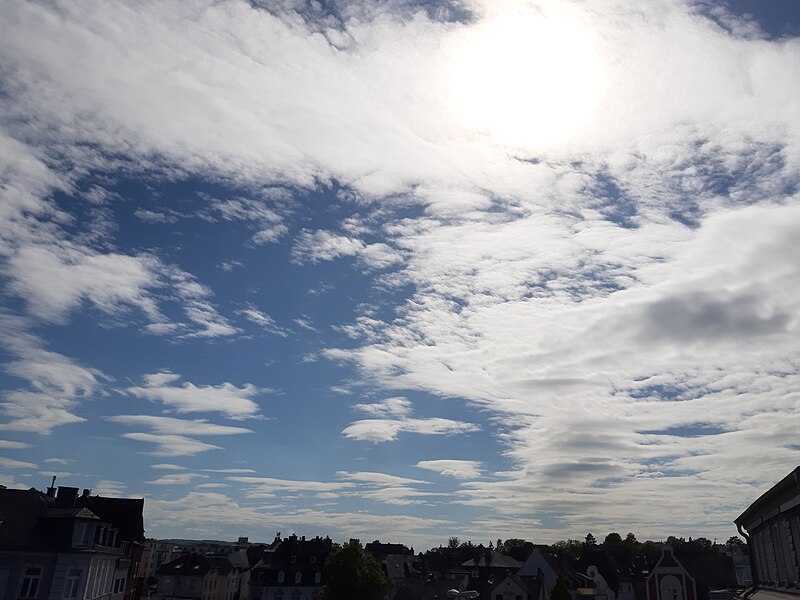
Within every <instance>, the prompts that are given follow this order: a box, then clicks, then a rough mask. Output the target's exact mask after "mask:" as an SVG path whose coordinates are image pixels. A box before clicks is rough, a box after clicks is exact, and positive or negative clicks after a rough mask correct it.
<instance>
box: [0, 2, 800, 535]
mask: <svg viewBox="0 0 800 600" xmlns="http://www.w3.org/2000/svg"><path fill="white" fill-rule="evenodd" d="M797 13H798V9H797V7H796V3H794V2H773V3H768V4H764V3H760V2H745V1H741V0H737V1H735V2H730V3H727V4H725V3H714V2H684V1H681V0H658V1H655V2H648V3H640V2H628V1H626V0H598V1H593V2H591V3H584V2H577V1H576V2H569V1H566V0H565V1H560V0H541V1H534V0H531V1H529V2H523V1H512V0H502V1H491V2H489V1H485V2H484V1H482V0H464V1H462V2H446V1H442V2H435V3H430V4H421V3H411V2H400V1H389V2H380V3H373V2H368V1H366V0H363V1H354V2H344V1H342V2H332V3H323V4H317V3H311V2H304V1H302V0H297V1H292V0H285V1H281V2H269V3H244V2H236V1H233V0H231V1H229V2H222V3H219V2H208V3H206V2H203V1H202V0H197V1H196V2H192V3H180V4H178V3H149V4H145V5H141V4H140V3H124V2H97V3H81V4H80V5H74V4H71V3H36V2H33V3H26V4H15V3H8V4H6V5H4V6H3V7H2V8H0V23H2V25H0V55H2V57H3V61H2V65H3V66H2V74H3V76H2V79H1V81H2V83H0V87H1V88H2V94H3V99H4V100H3V103H2V107H0V163H1V164H2V168H0V190H1V191H0V193H1V194H2V196H1V197H0V290H2V291H1V292H0V293H1V294H2V295H1V296H0V298H2V305H0V361H2V371H0V393H2V404H1V405H0V483H2V484H4V485H7V486H15V487H30V486H34V487H38V488H40V489H42V488H44V487H45V486H46V485H47V484H48V483H49V481H50V477H51V476H52V475H54V474H55V475H57V476H58V482H59V483H61V484H63V485H74V486H79V487H89V488H92V489H93V490H94V491H95V492H97V493H101V494H108V495H122V496H135V497H142V496H143V497H145V498H146V499H147V500H146V504H145V506H146V509H145V510H146V514H145V517H146V521H145V525H146V529H147V533H148V535H150V536H154V537H177V536H181V537H195V538H200V537H204V538H226V539H235V538H236V537H238V536H239V535H249V536H250V537H251V538H252V539H257V540H268V539H271V537H272V536H273V535H274V533H275V531H282V532H283V533H288V532H292V531H294V532H297V533H298V534H300V535H330V536H331V537H333V538H335V539H340V540H344V539H349V538H350V537H360V538H362V539H363V540H372V539H378V538H380V539H382V540H392V541H400V542H405V543H408V544H411V545H414V546H415V547H417V548H425V547H429V546H432V545H436V544H439V543H444V542H445V541H446V539H447V538H448V537H449V536H451V535H458V536H459V537H461V538H463V539H472V540H474V541H476V542H478V541H482V542H484V543H487V542H488V541H489V540H496V539H497V538H498V537H501V538H508V537H524V538H527V539H530V540H534V541H537V542H549V541H553V540H556V539H561V538H567V537H583V536H584V535H585V534H586V533H587V532H589V531H592V532H594V533H595V534H596V535H604V534H605V533H606V532H608V531H619V532H621V533H623V534H624V533H626V532H628V531H633V532H635V533H636V534H637V536H638V537H639V538H640V539H643V538H647V537H650V538H656V539H657V538H661V537H666V536H667V535H687V536H688V535H691V536H698V535H705V536H707V537H711V538H713V537H718V538H724V539H727V537H729V536H730V535H732V534H733V533H734V529H733V527H732V519H733V518H735V517H736V516H737V515H738V514H739V513H740V512H741V510H742V509H743V508H744V507H745V506H747V505H748V504H749V503H750V502H751V501H752V500H753V499H754V498H755V497H756V496H757V495H758V494H759V493H760V492H761V491H762V490H763V489H765V488H766V487H769V485H771V484H772V483H773V482H774V481H776V480H777V479H779V478H780V477H782V476H783V475H784V474H785V473H786V472H788V471H789V470H791V469H792V468H794V467H795V466H796V465H797V464H798V463H799V462H800V449H799V448H798V446H797V441H796V432H797V431H798V429H800V396H798V392H797V390H798V389H800V388H799V387H798V383H800V380H799V378H800V376H798V364H800V355H799V354H798V350H800V347H799V346H798V341H797V340H798V339H800V336H798V331H797V330H798V326H800V323H798V317H797V315H798V314H800V312H799V309H800V255H799V254H798V248H800V244H798V242H799V241H800V239H798V231H800V208H799V207H798V202H797V201H798V181H799V180H800V177H799V176H798V174H799V173H800V171H799V170H798V166H800V105H799V104H798V102H797V98H798V97H800V84H799V83H798V82H797V77H796V73H797V72H800V39H798V37H797V35H798V24H800V16H798V14H797ZM654 507H658V508H657V509H654Z"/></svg>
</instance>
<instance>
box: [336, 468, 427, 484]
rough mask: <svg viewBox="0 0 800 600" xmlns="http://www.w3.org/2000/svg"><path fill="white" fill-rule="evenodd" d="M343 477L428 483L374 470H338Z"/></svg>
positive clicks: (362, 481) (388, 481)
mask: <svg viewBox="0 0 800 600" xmlns="http://www.w3.org/2000/svg"><path fill="white" fill-rule="evenodd" d="M336 474H337V475H338V476H339V477H340V478H341V479H345V480H347V481H355V482H358V483H365V484H375V485H394V486H398V485H408V484H419V483H423V484H424V483H428V482H427V481H422V480H421V479H410V478H408V477H398V476H397V475H389V474H388V473H375V472H372V471H338V472H337V473H336Z"/></svg>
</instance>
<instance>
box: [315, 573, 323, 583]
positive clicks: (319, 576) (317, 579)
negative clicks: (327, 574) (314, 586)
mask: <svg viewBox="0 0 800 600" xmlns="http://www.w3.org/2000/svg"><path fill="white" fill-rule="evenodd" d="M320 581H322V573H320V572H319V571H317V572H316V573H314V583H319V582H320Z"/></svg>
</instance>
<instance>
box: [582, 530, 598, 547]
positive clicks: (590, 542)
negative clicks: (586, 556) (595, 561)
mask: <svg viewBox="0 0 800 600" xmlns="http://www.w3.org/2000/svg"><path fill="white" fill-rule="evenodd" d="M583 545H584V546H587V547H588V546H597V539H596V538H595V537H594V536H593V535H592V534H591V533H587V534H586V539H585V540H584V542H583Z"/></svg>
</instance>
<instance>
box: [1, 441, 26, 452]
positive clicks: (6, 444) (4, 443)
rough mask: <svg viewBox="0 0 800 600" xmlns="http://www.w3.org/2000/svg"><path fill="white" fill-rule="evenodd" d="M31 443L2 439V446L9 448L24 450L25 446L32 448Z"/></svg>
mask: <svg viewBox="0 0 800 600" xmlns="http://www.w3.org/2000/svg"><path fill="white" fill-rule="evenodd" d="M30 447H31V445H30V444H28V443H27V442H13V441H10V440H0V448H5V449H7V450H24V449H25V448H30Z"/></svg>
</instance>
